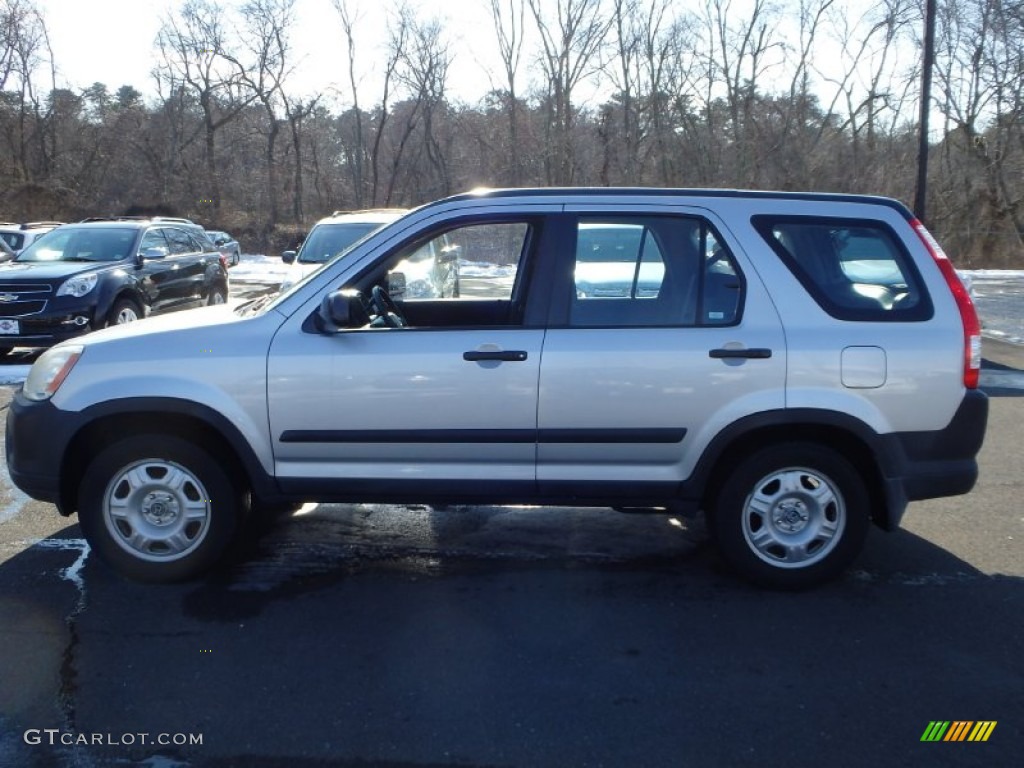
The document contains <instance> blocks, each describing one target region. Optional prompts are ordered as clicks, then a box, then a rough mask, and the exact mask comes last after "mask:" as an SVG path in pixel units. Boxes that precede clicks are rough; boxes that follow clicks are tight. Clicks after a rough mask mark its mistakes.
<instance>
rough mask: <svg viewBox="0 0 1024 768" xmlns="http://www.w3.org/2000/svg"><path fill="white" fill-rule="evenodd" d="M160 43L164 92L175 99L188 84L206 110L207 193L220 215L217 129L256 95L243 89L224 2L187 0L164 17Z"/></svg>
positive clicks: (159, 68)
mask: <svg viewBox="0 0 1024 768" xmlns="http://www.w3.org/2000/svg"><path fill="white" fill-rule="evenodd" d="M157 49H158V51H159V52H160V59H161V60H160V62H159V63H158V64H157V67H156V70H155V72H154V74H155V76H156V78H157V83H158V86H159V89H160V97H161V98H162V99H163V100H168V99H173V98H176V92H178V91H179V89H185V90H187V91H189V92H190V93H192V94H193V95H194V96H195V98H196V100H197V102H198V104H199V107H200V109H201V111H202V129H201V135H202V137H203V149H204V154H203V157H204V164H205V168H206V180H207V183H208V184H209V191H208V193H207V195H206V199H209V200H211V201H212V205H213V210H214V213H215V215H216V214H217V213H219V211H220V206H221V180H220V174H219V168H218V156H217V141H216V139H217V132H218V131H219V130H220V129H221V128H223V127H224V126H225V125H227V124H228V123H230V122H231V121H232V120H234V119H235V118H236V117H237V116H238V115H239V114H240V113H241V112H242V110H243V109H245V108H246V107H247V106H248V105H249V104H251V103H252V102H253V101H254V100H255V99H256V98H257V97H256V94H254V93H252V92H251V91H249V92H247V93H246V92H244V91H243V82H244V72H243V71H241V70H240V67H239V63H238V56H237V54H236V53H234V52H233V46H232V45H231V41H230V40H229V38H228V33H227V28H226V23H225V12H224V9H223V7H222V6H221V5H219V4H218V3H217V2H215V0H187V2H186V3H185V4H184V5H183V6H182V7H181V10H180V11H179V12H178V15H177V16H172V17H168V18H166V19H165V20H164V22H163V25H162V26H161V28H160V32H159V34H158V35H157ZM185 143H186V144H187V143H191V139H190V138H189V139H186V141H185Z"/></svg>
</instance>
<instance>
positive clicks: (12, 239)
mask: <svg viewBox="0 0 1024 768" xmlns="http://www.w3.org/2000/svg"><path fill="white" fill-rule="evenodd" d="M0 238H3V240H4V242H5V243H7V244H8V245H9V246H11V250H14V251H17V250H18V249H19V248H21V244H22V243H24V242H25V236H24V235H22V234H19V233H17V232H0Z"/></svg>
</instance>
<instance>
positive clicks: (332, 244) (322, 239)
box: [298, 221, 384, 264]
mask: <svg viewBox="0 0 1024 768" xmlns="http://www.w3.org/2000/svg"><path fill="white" fill-rule="evenodd" d="M383 226H384V222H382V221H364V222H359V223H356V222H352V223H350V224H318V225H317V226H315V227H313V231H312V232H310V233H309V237H307V238H306V242H304V243H303V244H302V250H300V251H299V258H298V261H299V263H300V264H323V263H324V262H325V261H329V260H330V259H332V258H334V257H335V256H337V255H338V254H339V253H341V252H342V251H344V250H345V249H346V248H348V247H349V246H350V245H352V244H353V243H355V242H356V241H357V240H360V239H362V238H363V237H365V236H366V235H368V234H370V233H371V232H373V231H374V230H377V229H380V228H381V227H383Z"/></svg>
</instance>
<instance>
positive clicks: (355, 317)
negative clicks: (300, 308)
mask: <svg viewBox="0 0 1024 768" xmlns="http://www.w3.org/2000/svg"><path fill="white" fill-rule="evenodd" d="M314 318H315V320H316V326H317V330H319V331H320V332H321V333H340V332H341V331H342V330H344V329H345V328H355V327H359V326H362V325H365V324H366V323H367V322H369V319H370V318H369V315H367V313H366V308H365V307H364V306H363V300H362V299H361V298H360V296H359V291H356V290H353V289H344V288H343V289H342V290H340V291H331V292H330V293H328V294H327V295H326V296H324V299H323V301H321V302H320V309H318V310H317V311H316V315H314Z"/></svg>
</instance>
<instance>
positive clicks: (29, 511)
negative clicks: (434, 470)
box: [0, 371, 1024, 768]
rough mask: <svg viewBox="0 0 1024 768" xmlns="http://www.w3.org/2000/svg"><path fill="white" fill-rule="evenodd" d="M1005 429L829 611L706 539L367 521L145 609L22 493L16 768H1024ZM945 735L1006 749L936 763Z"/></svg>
mask: <svg viewBox="0 0 1024 768" xmlns="http://www.w3.org/2000/svg"><path fill="white" fill-rule="evenodd" d="M1010 372H1011V373H1012V371H1010ZM1007 392H1008V393H1009V392H1011V390H1007ZM0 394H2V396H3V398H4V402H6V399H7V398H9V396H10V389H9V388H4V390H3V391H2V392H0ZM0 405H2V403H0ZM991 405H992V418H991V422H990V424H991V427H990V430H989V433H988V437H987V440H986V444H985V447H984V450H983V454H982V462H981V463H982V475H981V480H980V482H979V484H978V486H977V488H976V489H975V490H974V491H973V492H972V493H971V494H970V495H968V496H964V497H959V498H952V499H943V500H936V501H930V502H922V503H917V504H914V505H912V507H911V509H910V511H909V513H908V515H907V517H906V519H905V529H904V530H902V531H900V532H898V533H895V534H883V533H879V532H873V533H872V534H871V536H870V538H869V541H868V546H867V550H866V552H865V553H864V555H863V556H862V557H861V558H860V559H859V560H858V561H857V563H856V564H855V567H854V568H853V569H852V570H851V571H850V572H849V573H848V574H847V575H846V576H845V577H844V578H843V579H842V580H840V581H839V582H837V583H835V584H832V585H830V586H827V587H825V588H822V589H818V590H815V591H812V592H808V593H803V594H776V593H768V592H762V591H758V590H755V589H752V588H750V587H748V586H747V585H745V584H744V583H742V582H739V581H738V580H737V579H735V578H734V577H733V576H732V575H731V574H730V573H729V572H728V571H727V570H726V569H725V568H724V566H723V565H722V564H721V562H720V561H719V558H718V556H717V554H716V552H715V551H714V549H713V547H712V546H711V545H710V544H709V543H708V542H707V540H706V536H705V535H704V533H703V531H702V530H701V526H700V525H699V523H689V522H686V521H675V520H671V519H668V518H665V517H663V516H657V515H622V514H619V513H616V512H612V511H610V510H578V509H521V508H470V507H458V508H448V509H432V508H428V507H412V508H396V507H372V506H349V505H326V506H322V507H313V508H309V509H306V510H304V511H303V513H302V514H299V515H297V516H295V517H292V518H289V519H287V520H284V521H282V522H281V523H280V524H279V525H277V526H276V527H275V528H274V529H273V530H271V531H269V532H268V533H267V534H266V535H264V536H263V537H262V538H260V539H259V540H257V541H255V542H254V543H253V544H252V545H251V547H250V549H249V550H248V551H246V552H245V553H244V554H243V555H242V556H241V558H240V559H239V560H238V561H237V562H236V563H235V564H234V565H232V566H231V567H228V568H225V569H224V570H223V571H221V572H220V573H218V574H215V575H214V576H212V577H210V578H209V579H207V580H204V581H202V582H196V583H190V584H183V585H177V586H168V587H156V586H145V585H139V584H133V583H129V582H125V581H123V580H120V579H119V578H117V577H115V576H113V575H112V574H111V573H110V572H109V571H107V570H106V569H105V568H104V567H102V566H101V565H100V564H99V563H97V562H95V561H94V559H91V558H89V557H88V552H87V550H86V549H85V548H84V546H83V543H82V541H81V539H80V534H79V531H78V528H77V526H76V525H75V523H74V520H66V519H62V518H60V517H59V516H58V515H57V514H56V512H55V510H54V508H53V507H52V506H49V505H45V504H39V503H36V502H31V501H27V500H26V499H24V498H23V497H20V496H19V495H18V494H17V493H16V492H13V491H12V490H11V488H10V486H9V484H7V485H5V486H4V487H3V491H2V497H0V649H2V652H0V765H2V766H29V767H31V766H108V765H109V766H115V765H116V766H124V765H138V766H153V767H158V768H167V767H168V766H214V767H216V766H236V765H237V766H277V765H281V766H297V767H298V768H303V767H304V766H327V765H339V766H360V767H365V766H439V765H458V766H704V765H714V766H718V765H730V766H748V765H749V766H755V765H756V766H763V765H778V764H787V765H792V766H799V765H808V766H810V765H814V766H820V765H829V766H863V765H901V766H911V765H922V766H923V765H929V766H930V765H972V766H973V765H977V766H997V765H1011V764H1016V763H1017V761H1018V759H1019V751H1020V748H1021V747H1022V746H1024V739H1022V732H1024V731H1022V729H1024V698H1022V696H1021V692H1022V691H1024V661H1022V655H1021V653H1020V649H1021V642H1022V640H1024V619H1022V616H1024V613H1022V608H1024V599H1022V598H1024V590H1022V586H1024V581H1022V579H1024V557H1022V542H1024V512H1022V511H1021V510H1022V506H1021V503H1020V499H1021V498H1022V493H1024V487H1022V486H1024V483H1022V480H1021V476H1020V475H1021V473H1020V469H1021V466H1022V464H1021V458H1020V456H1021V453H1020V437H1019V429H1018V428H1017V426H1016V425H1018V424H1020V423H1022V421H1024V398H1021V397H1013V396H998V397H993V398H992V401H991ZM936 720H942V721H995V722H996V726H995V728H994V729H993V731H992V733H991V736H990V738H989V740H988V741H987V742H984V743H966V742H965V743H928V742H922V741H921V737H922V735H923V733H924V731H925V730H926V728H927V727H928V726H929V724H930V723H931V722H933V721H936ZM197 739H198V743H197Z"/></svg>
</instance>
